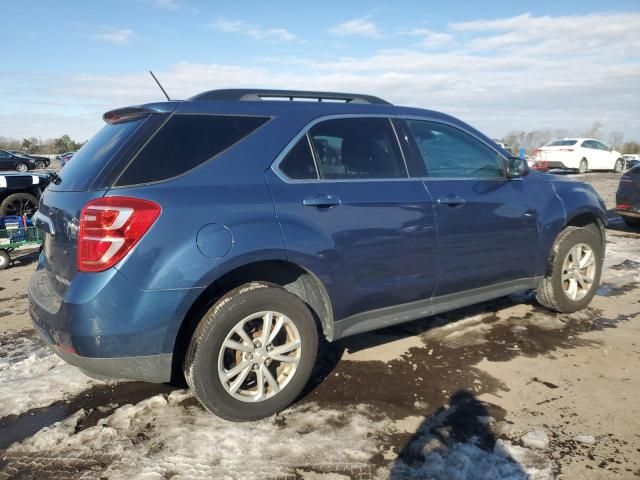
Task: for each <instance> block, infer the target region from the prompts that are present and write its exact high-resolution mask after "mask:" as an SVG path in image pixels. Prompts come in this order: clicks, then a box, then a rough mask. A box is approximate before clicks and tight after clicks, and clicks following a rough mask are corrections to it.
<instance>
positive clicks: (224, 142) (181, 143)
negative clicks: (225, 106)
mask: <svg viewBox="0 0 640 480" xmlns="http://www.w3.org/2000/svg"><path fill="white" fill-rule="evenodd" d="M267 120H269V119H268V118H265V117H248V116H230V115H183V114H176V115H174V116H172V117H171V118H170V119H169V120H168V121H167V123H166V124H165V125H164V126H163V127H162V128H161V129H160V131H159V132H158V133H156V135H155V136H154V137H153V138H152V139H151V140H150V141H149V143H147V145H146V146H145V147H144V148H143V149H142V151H141V152H140V153H139V154H138V155H137V156H136V157H135V158H134V159H133V161H132V162H131V164H130V165H129V166H128V167H127V168H126V170H125V171H124V173H123V174H122V175H121V176H120V178H119V179H118V180H117V182H116V185H117V186H123V185H135V184H139V183H148V182H156V181H160V180H166V179H168V178H172V177H175V176H177V175H180V174H182V173H185V172H187V171H189V170H191V169H192V168H195V167H197V166H198V165H200V164H202V163H204V162H206V161H207V160H209V159H211V158H213V157H215V156H216V155H218V154H220V153H221V152H223V151H224V150H226V149H227V148H229V147H231V146H232V145H234V144H235V143H237V142H239V141H240V140H242V139H243V138H245V137H246V136H247V135H249V134H250V133H252V132H253V131H254V130H256V129H257V128H258V127H260V126H261V125H263V124H264V123H265V122H266V121H267ZM74 161H75V158H74V159H72V162H74Z"/></svg>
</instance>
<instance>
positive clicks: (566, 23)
mask: <svg viewBox="0 0 640 480" xmlns="http://www.w3.org/2000/svg"><path fill="white" fill-rule="evenodd" d="M0 11H1V12H2V17H1V18H2V20H3V22H2V24H3V35H2V42H1V43H0V136H5V137H19V138H20V137H27V136H36V137H41V138H50V137H55V136H60V135H62V134H65V133H66V134H69V135H70V136H71V137H72V138H75V139H77V140H85V139H87V138H90V137H91V135H92V134H93V133H95V131H97V129H99V128H100V126H101V125H102V119H101V115H102V113H104V112H105V111H108V110H110V109H113V108H117V107H122V106H127V105H135V104H140V103H145V102H150V101H158V100H161V99H162V94H161V92H160V90H159V89H158V88H157V86H156V85H155V83H154V82H153V80H152V79H151V77H150V76H149V74H148V73H147V71H148V70H153V71H154V73H155V74H156V76H157V77H158V78H159V80H160V81H161V82H162V84H163V85H164V87H165V89H166V90H167V92H168V93H169V95H170V96H171V97H172V98H177V99H186V98H189V97H191V96H193V95H195V94H197V93H199V92H201V91H205V90H211V89H216V88H230V87H258V88H259V87H265V88H284V89H306V90H310V89H315V90H325V91H326V90H329V91H348V92H359V93H368V94H373V95H377V96H380V97H382V98H384V99H386V100H388V101H390V102H392V103H395V104H401V105H410V106H416V107H423V108H430V109H434V110H439V111H443V112H446V113H449V114H451V115H454V116H457V117H459V118H461V119H462V120H465V121H467V122H469V123H471V124H472V125H474V126H475V127H477V128H479V129H480V130H482V131H483V132H485V133H486V134H488V135H490V136H491V137H494V138H500V137H502V136H504V135H505V134H507V133H508V132H511V131H518V130H524V131H529V130H533V129H541V128H554V129H555V128H558V129H560V128H562V129H567V130H569V131H575V132H576V133H579V132H580V131H583V130H586V129H588V128H589V127H590V126H591V125H592V124H593V122H596V121H597V122H600V123H602V124H603V125H604V129H605V130H606V131H607V132H613V131H619V132H621V133H623V134H624V138H625V139H627V140H629V139H636V140H640V0H634V1H630V0H619V1H618V0H609V1H607V2H601V1H594V0H582V1H573V0H563V1H558V0H554V1H550V0H538V1H535V2H522V1H506V0H505V1H482V2H470V1H468V2H462V1H458V0H447V1H438V2H434V1H418V0H414V1H400V0H397V1H395V2H388V3H386V2H384V1H381V2H364V1H359V0H356V1H345V0H343V1H334V0H324V1H321V2H307V1H300V0H297V1H289V0H288V1H280V2H264V1H262V2H257V1H249V0H236V1H234V2H229V1H225V2H222V1H219V2H213V1H196V0H110V1H105V0H92V1H89V0H84V1H75V0H69V1H64V0H59V1H55V2H54V1H47V0H40V1H37V0H22V1H20V2H15V1H11V0H0Z"/></svg>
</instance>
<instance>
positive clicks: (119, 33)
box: [89, 28, 133, 45]
mask: <svg viewBox="0 0 640 480" xmlns="http://www.w3.org/2000/svg"><path fill="white" fill-rule="evenodd" d="M132 35H133V30H130V29H128V28H103V31H102V32H101V33H95V34H93V35H89V38H92V39H94V40H99V41H101V42H107V43H112V44H114V45H126V44H127V43H129V40H130V39H131V36H132Z"/></svg>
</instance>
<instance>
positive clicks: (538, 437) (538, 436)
mask: <svg viewBox="0 0 640 480" xmlns="http://www.w3.org/2000/svg"><path fill="white" fill-rule="evenodd" d="M521 440H522V443H523V444H524V446H525V447H529V448H537V449H538V450H545V449H546V448H547V447H548V446H549V436H548V435H547V432H543V431H542V430H533V431H531V432H529V433H527V434H525V435H524V436H523V437H522V438H521Z"/></svg>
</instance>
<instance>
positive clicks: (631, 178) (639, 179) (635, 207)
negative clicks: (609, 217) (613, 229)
mask: <svg viewBox="0 0 640 480" xmlns="http://www.w3.org/2000/svg"><path fill="white" fill-rule="evenodd" d="M616 213H617V214H618V215H620V216H621V217H622V220H624V223H626V224H627V225H628V226H629V227H633V228H640V165H636V166H635V167H632V168H631V169H629V170H627V171H626V172H625V174H624V175H622V177H620V184H619V185H618V191H617V192H616Z"/></svg>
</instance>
